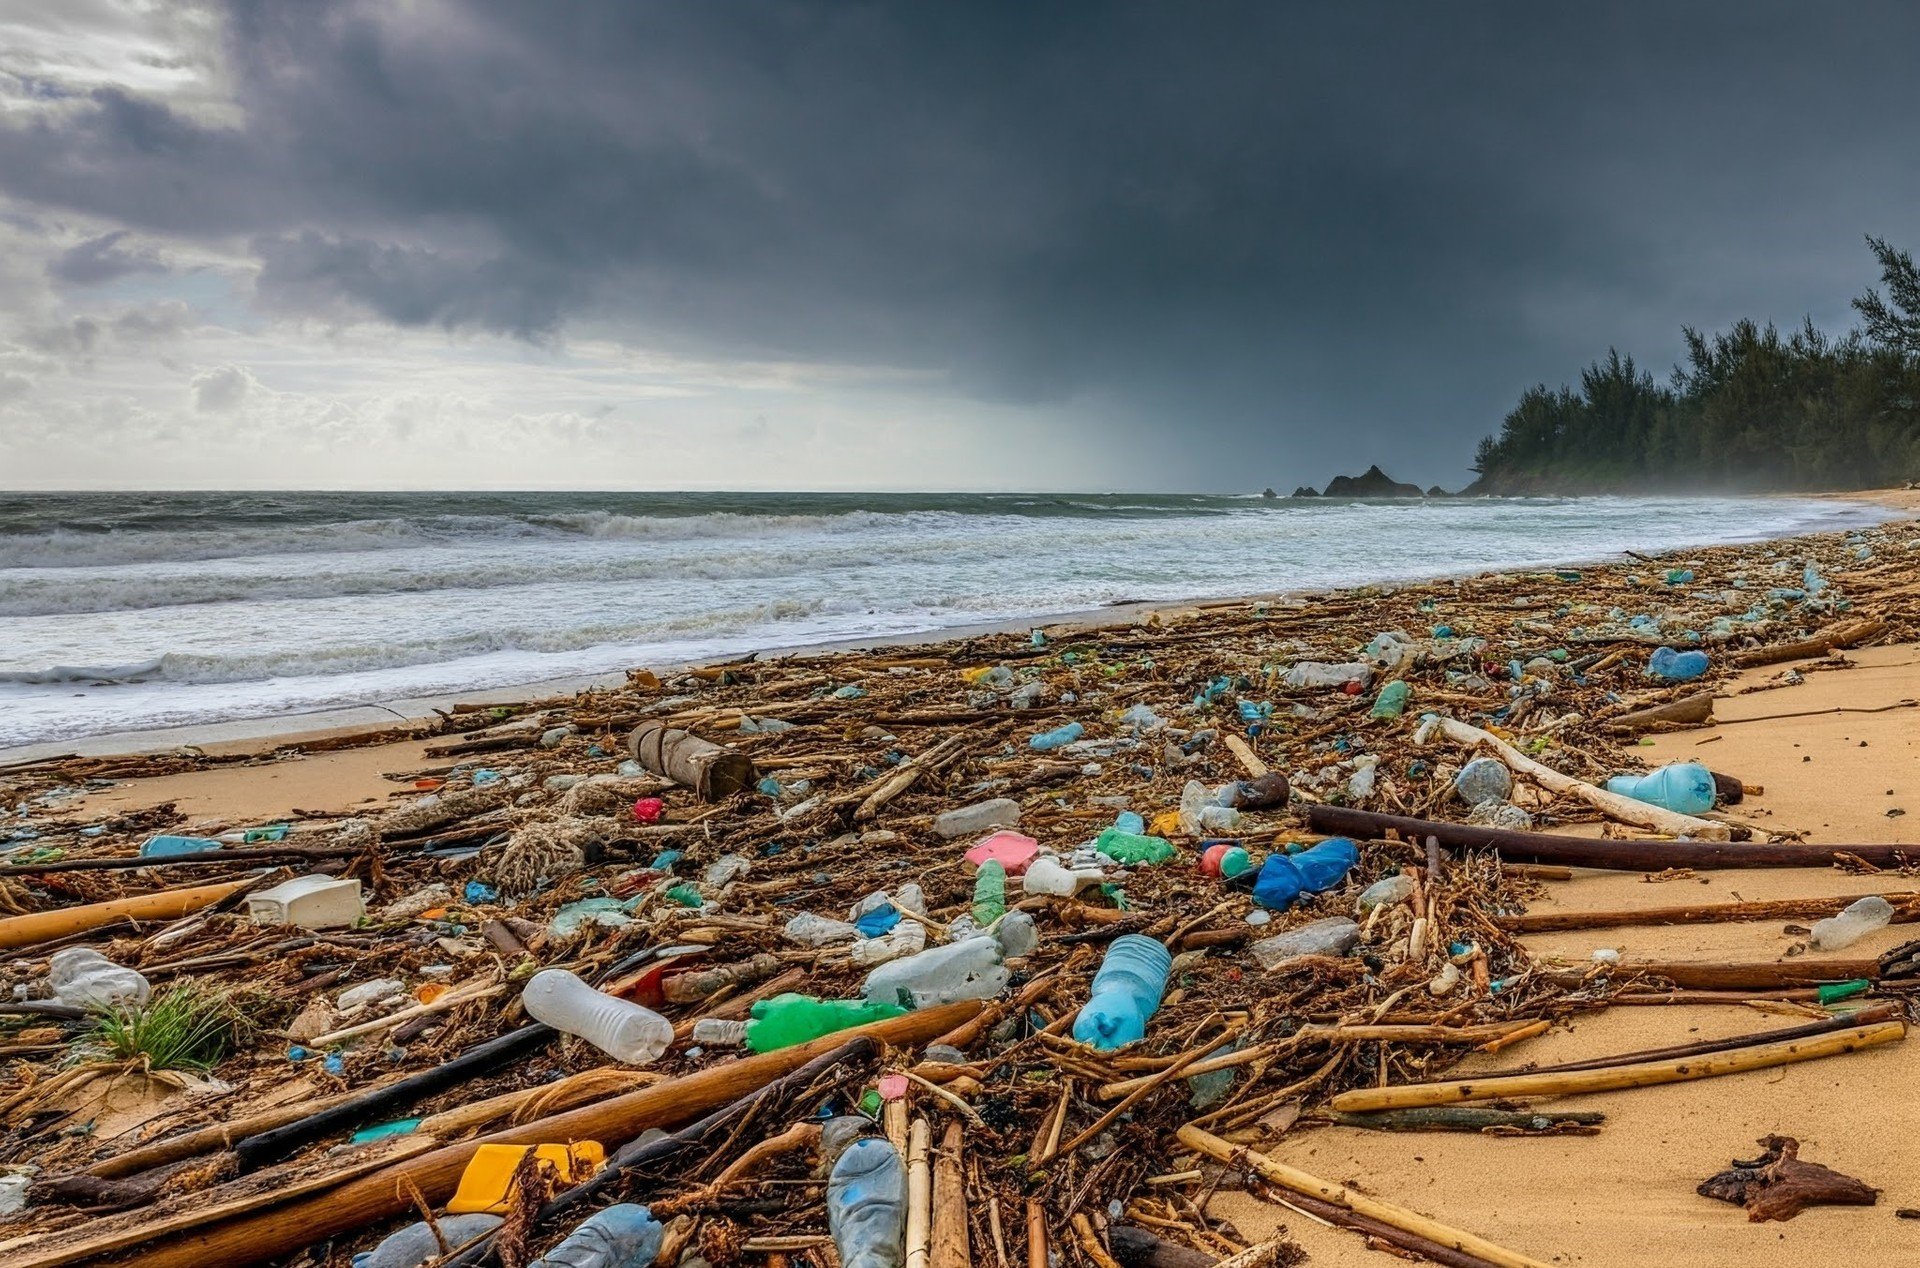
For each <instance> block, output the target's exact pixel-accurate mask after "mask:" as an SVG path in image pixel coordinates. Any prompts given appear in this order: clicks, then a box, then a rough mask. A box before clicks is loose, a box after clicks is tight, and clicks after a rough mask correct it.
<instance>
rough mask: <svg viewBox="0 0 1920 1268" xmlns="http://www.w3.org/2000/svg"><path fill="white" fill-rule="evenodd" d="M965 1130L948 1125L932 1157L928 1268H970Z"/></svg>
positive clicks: (955, 1124)
mask: <svg viewBox="0 0 1920 1268" xmlns="http://www.w3.org/2000/svg"><path fill="white" fill-rule="evenodd" d="M965 1138H966V1133H965V1129H964V1128H962V1127H961V1126H960V1123H959V1121H958V1120H957V1119H956V1120H953V1121H950V1122H948V1124H947V1130H946V1132H945V1134H943V1135H942V1136H941V1138H940V1150H939V1152H938V1153H936V1154H934V1156H933V1246H932V1250H931V1253H930V1257H929V1263H928V1268H972V1264H973V1250H972V1248H971V1246H969V1244H968V1236H969V1231H970V1230H969V1229H968V1227H967V1189H966V1182H965V1180H964V1179H963V1178H962V1177H963V1176H964V1175H965V1174H966V1172H965V1169H964V1168H965V1158H964V1150H965Z"/></svg>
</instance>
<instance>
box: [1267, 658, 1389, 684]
mask: <svg viewBox="0 0 1920 1268" xmlns="http://www.w3.org/2000/svg"><path fill="white" fill-rule="evenodd" d="M1372 673H1373V670H1372V668H1371V667H1370V666H1369V665H1368V664H1367V663H1366V662H1365V661H1359V660H1357V661H1353V662H1351V663H1347V664H1339V665H1328V664H1324V663H1322V662H1320V661H1312V660H1303V661H1301V662H1300V663H1299V664H1297V665H1295V666H1294V667H1293V668H1291V669H1289V670H1287V672H1286V674H1285V676H1283V677H1282V678H1281V681H1282V682H1284V683H1285V684H1286V685H1287V686H1289V687H1292V688H1294V689H1295V690H1296V691H1297V690H1301V689H1311V688H1316V687H1344V686H1346V685H1347V684H1348V683H1350V682H1357V683H1361V684H1365V682H1366V681H1367V679H1368V677H1369V676H1371V674H1372Z"/></svg>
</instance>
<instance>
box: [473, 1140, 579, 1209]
mask: <svg viewBox="0 0 1920 1268" xmlns="http://www.w3.org/2000/svg"><path fill="white" fill-rule="evenodd" d="M528 1149H532V1150H533V1152H534V1156H535V1157H537V1158H540V1159H543V1160H545V1161H547V1162H550V1163H552V1164H553V1165H554V1167H555V1168H556V1169H557V1170H558V1171H559V1172H560V1182H561V1183H562V1184H578V1183H580V1182H581V1181H582V1180H585V1179H587V1178H588V1177H590V1176H592V1175H593V1173H594V1172H596V1171H598V1170H600V1168H601V1167H603V1166H605V1165H606V1162H607V1151H606V1150H604V1149H602V1148H601V1147H600V1145H599V1142H597V1141H592V1140H582V1141H578V1142H576V1143H575V1144H573V1145H571V1146H569V1145H482V1146H480V1147H479V1148H478V1149H476V1150H474V1151H473V1158H472V1159H471V1160H470V1161H469V1162H468V1163H467V1169H466V1170H465V1171H464V1172H462V1173H461V1175H460V1187H459V1189H457V1190H455V1192H454V1195H453V1199H452V1200H451V1201H449V1202H448V1203H447V1214H448V1215H468V1214H472V1213H474V1212H478V1211H485V1212H487V1213H488V1214H491V1215H505V1214H506V1213H507V1198H508V1187H509V1186H510V1185H511V1184H512V1183H513V1173H514V1172H516V1171H518V1170H519V1169H520V1160H521V1159H522V1158H524V1157H525V1156H526V1153H527V1150H528Z"/></svg>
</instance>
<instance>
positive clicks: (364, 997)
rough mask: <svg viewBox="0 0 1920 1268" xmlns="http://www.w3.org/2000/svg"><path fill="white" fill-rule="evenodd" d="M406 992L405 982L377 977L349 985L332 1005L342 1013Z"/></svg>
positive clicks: (394, 978)
mask: <svg viewBox="0 0 1920 1268" xmlns="http://www.w3.org/2000/svg"><path fill="white" fill-rule="evenodd" d="M406 993H407V984H406V983H405V982H402V981H401V980H400V979H399V978H397V977H379V978H375V979H374V980H373V981H371V982H362V983H360V985H358V986H349V987H348V988H347V989H346V990H344V991H341V992H340V998H339V999H337V1000H335V1001H334V1007H335V1008H338V1009H339V1010H340V1011H341V1012H343V1013H348V1012H352V1011H353V1010H354V1009H356V1008H358V1007H360V1006H361V1005H362V1004H377V1003H379V1002H380V1001H381V1000H383V999H392V998H393V997H394V996H395V995H404V994H406Z"/></svg>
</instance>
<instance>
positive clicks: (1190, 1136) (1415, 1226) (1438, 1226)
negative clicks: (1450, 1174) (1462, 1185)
mask: <svg viewBox="0 0 1920 1268" xmlns="http://www.w3.org/2000/svg"><path fill="white" fill-rule="evenodd" d="M1179 1138H1180V1143H1181V1144H1183V1145H1185V1146H1187V1147H1188V1148H1189V1149H1196V1150H1198V1151H1199V1152H1201V1153H1203V1154H1206V1155H1207V1156H1208V1157H1210V1158H1214V1159H1217V1160H1219V1161H1221V1162H1224V1163H1226V1164H1228V1165H1229V1166H1244V1167H1246V1168H1247V1169H1248V1170H1250V1171H1252V1172H1253V1173H1254V1174H1256V1175H1258V1176H1259V1177H1260V1178H1261V1179H1263V1180H1268V1181H1271V1182H1272V1183H1274V1184H1277V1185H1279V1186H1280V1187H1281V1188H1283V1189H1290V1190H1292V1191H1293V1192H1295V1193H1304V1194H1306V1195H1307V1196H1308V1197H1314V1198H1319V1199H1320V1200H1321V1201H1323V1202H1330V1203H1332V1204H1333V1205H1334V1206H1337V1207H1340V1208H1341V1209H1342V1210H1347V1211H1352V1212H1354V1213H1355V1214H1356V1215H1364V1216H1367V1217H1368V1218H1370V1219H1376V1220H1379V1221H1380V1222H1381V1223H1382V1224H1387V1225H1390V1226H1392V1227H1394V1228H1397V1229H1401V1230H1403V1231H1405V1232H1409V1233H1412V1234H1414V1235H1416V1236H1419V1237H1425V1238H1428V1239H1430V1240H1432V1241H1435V1242H1438V1243H1440V1245H1442V1246H1445V1247H1448V1248H1449V1249H1452V1250H1457V1251H1464V1252H1466V1253H1467V1254H1469V1255H1475V1256H1478V1257H1479V1258H1481V1259H1484V1260H1486V1261H1487V1262H1488V1263H1490V1264H1497V1265H1499V1266H1500V1268H1548V1266H1547V1265H1546V1264H1544V1263H1542V1262H1541V1261H1540V1260H1538V1259H1530V1258H1528V1257H1527V1256H1525V1255H1521V1254H1517V1253H1515V1252H1514V1251H1510V1250H1507V1249H1506V1248H1504V1247H1501V1246H1496V1245H1494V1244H1493V1243H1492V1242H1490V1241H1487V1240H1486V1239H1485V1238H1482V1237H1476V1236H1475V1235H1474V1234H1472V1233H1466V1232H1462V1231H1461V1230H1459V1229H1457V1228H1449V1227H1448V1226H1447V1225H1445V1224H1442V1223H1441V1222H1440V1221H1438V1220H1432V1219H1428V1218H1427V1217H1426V1216H1424V1215H1421V1214H1419V1213H1418V1212H1416V1211H1409V1210H1407V1209H1406V1208H1405V1207H1401V1206H1395V1205H1393V1204H1392V1203H1391V1202H1383V1201H1381V1200H1380V1199H1378V1198H1373V1197H1368V1196H1367V1195H1366V1194H1364V1193H1357V1192H1355V1191H1354V1190H1352V1189H1349V1188H1347V1187H1346V1186H1345V1185H1343V1184H1333V1183H1331V1182H1329V1181H1326V1180H1322V1179H1320V1178H1319V1177H1317V1176H1312V1175H1309V1174H1307V1173H1306V1172H1304V1171H1301V1170H1299V1169H1297V1168H1295V1167H1289V1166H1287V1165H1286V1164H1285V1163H1282V1162H1276V1161H1274V1160H1273V1159H1272V1158H1269V1157H1267V1156H1266V1155H1265V1154H1262V1153H1257V1152H1255V1151H1254V1150H1251V1149H1242V1148H1240V1147H1239V1146H1237V1145H1233V1144H1230V1143H1229V1142H1227V1141H1224V1140H1222V1139H1220V1137H1218V1136H1215V1135H1213V1134H1212V1133H1211V1132H1204V1131H1201V1130H1200V1129H1199V1128H1198V1127H1195V1126H1193V1125H1192V1124H1191V1123H1189V1124H1187V1125H1186V1126H1184V1127H1182V1128H1181V1129H1180V1131H1179Z"/></svg>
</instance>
